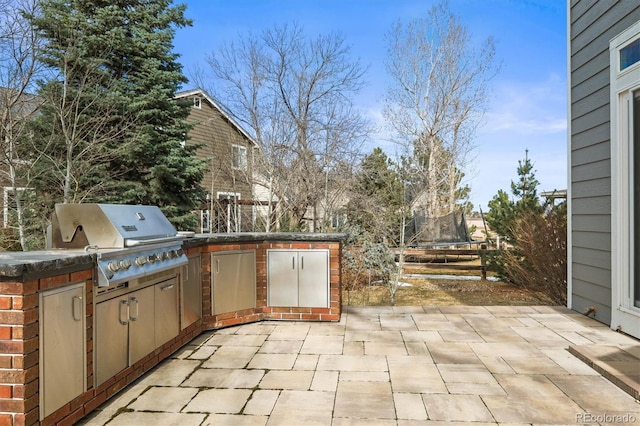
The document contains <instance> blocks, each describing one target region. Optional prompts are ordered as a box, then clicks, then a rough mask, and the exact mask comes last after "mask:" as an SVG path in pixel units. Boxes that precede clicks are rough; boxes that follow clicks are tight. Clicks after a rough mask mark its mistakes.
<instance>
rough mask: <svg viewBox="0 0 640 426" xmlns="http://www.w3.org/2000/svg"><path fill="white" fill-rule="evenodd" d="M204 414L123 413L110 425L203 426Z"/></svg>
mask: <svg viewBox="0 0 640 426" xmlns="http://www.w3.org/2000/svg"><path fill="white" fill-rule="evenodd" d="M206 417H207V415H206V414H195V413H186V414H184V413H142V412H124V413H120V414H119V415H118V416H116V417H115V418H114V419H113V420H112V421H110V422H109V424H110V425H114V426H140V425H162V426H198V425H201V424H203V421H204V419H205V418H206Z"/></svg>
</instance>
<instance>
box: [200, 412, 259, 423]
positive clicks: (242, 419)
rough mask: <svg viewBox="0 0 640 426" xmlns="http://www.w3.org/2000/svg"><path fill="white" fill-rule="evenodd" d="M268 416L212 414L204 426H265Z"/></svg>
mask: <svg viewBox="0 0 640 426" xmlns="http://www.w3.org/2000/svg"><path fill="white" fill-rule="evenodd" d="M268 420H269V417H267V416H238V415H233V414H210V415H209V416H208V417H207V421H206V422H205V423H204V424H203V426H218V425H225V426H264V425H266V424H267V421H268Z"/></svg>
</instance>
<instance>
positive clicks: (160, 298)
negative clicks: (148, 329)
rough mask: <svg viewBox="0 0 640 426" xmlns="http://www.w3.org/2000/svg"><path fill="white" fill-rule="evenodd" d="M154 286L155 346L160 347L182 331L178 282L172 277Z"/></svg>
mask: <svg viewBox="0 0 640 426" xmlns="http://www.w3.org/2000/svg"><path fill="white" fill-rule="evenodd" d="M154 287H155V347H156V348H159V347H160V346H162V345H163V344H165V343H167V342H168V341H169V340H171V339H173V338H174V337H176V336H177V335H178V333H179V332H180V323H179V320H178V317H179V309H178V283H177V281H176V280H175V279H172V280H168V281H164V282H161V283H159V284H156V285H155V286H154ZM145 355H146V354H145Z"/></svg>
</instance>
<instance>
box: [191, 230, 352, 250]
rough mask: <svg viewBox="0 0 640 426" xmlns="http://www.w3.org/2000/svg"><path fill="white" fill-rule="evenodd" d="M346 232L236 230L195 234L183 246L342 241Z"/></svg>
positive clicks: (345, 236)
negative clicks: (256, 242) (235, 231)
mask: <svg viewBox="0 0 640 426" xmlns="http://www.w3.org/2000/svg"><path fill="white" fill-rule="evenodd" d="M346 238H347V234H343V233H314V232H238V233H234V232H232V233H216V234H195V235H194V236H193V237H190V238H187V239H185V240H184V242H183V247H184V248H191V247H198V246H201V245H205V244H215V243H246V242H253V241H259V242H263V241H292V242H304V241H312V242H317V241H329V242H334V241H344V240H345V239H346Z"/></svg>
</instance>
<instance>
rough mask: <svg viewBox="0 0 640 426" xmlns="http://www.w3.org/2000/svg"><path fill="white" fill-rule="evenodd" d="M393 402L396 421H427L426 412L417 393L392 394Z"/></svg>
mask: <svg viewBox="0 0 640 426" xmlns="http://www.w3.org/2000/svg"><path fill="white" fill-rule="evenodd" d="M393 402H394V403H395V407H396V415H397V418H398V419H410V420H427V411H426V409H425V407H424V402H423V400H422V396H421V395H420V394H419V393H404V392H394V393H393Z"/></svg>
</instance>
